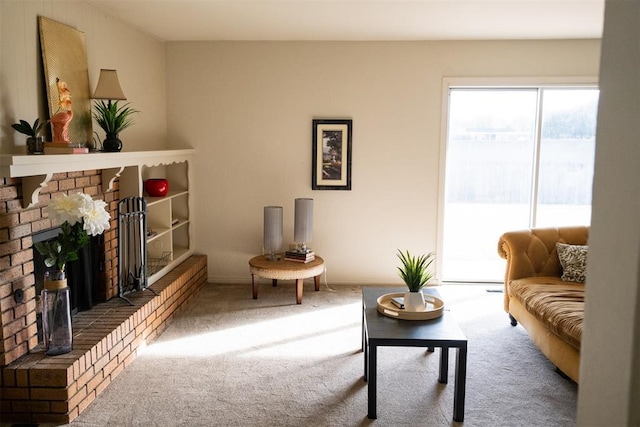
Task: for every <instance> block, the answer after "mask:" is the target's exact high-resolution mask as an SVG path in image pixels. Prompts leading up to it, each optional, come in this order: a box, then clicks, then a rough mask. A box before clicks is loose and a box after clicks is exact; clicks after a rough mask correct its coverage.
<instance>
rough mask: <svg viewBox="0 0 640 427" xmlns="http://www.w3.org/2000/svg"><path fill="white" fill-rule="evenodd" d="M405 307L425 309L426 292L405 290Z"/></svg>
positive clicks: (415, 309)
mask: <svg viewBox="0 0 640 427" xmlns="http://www.w3.org/2000/svg"><path fill="white" fill-rule="evenodd" d="M404 309H405V310H406V311H424V294H423V293H422V291H419V292H405V293H404Z"/></svg>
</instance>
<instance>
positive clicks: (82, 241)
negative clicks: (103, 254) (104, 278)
mask: <svg viewBox="0 0 640 427" xmlns="http://www.w3.org/2000/svg"><path fill="white" fill-rule="evenodd" d="M106 206H107V204H106V203H105V202H104V201H103V200H93V199H92V198H91V196H89V195H88V194H85V193H75V194H71V195H69V196H67V195H63V196H62V197H59V198H56V199H53V200H51V203H50V204H49V206H47V208H46V212H47V213H48V215H49V219H51V221H52V222H53V223H59V224H60V228H61V231H60V234H58V236H57V237H56V238H55V239H52V240H49V241H46V242H39V243H36V244H35V247H36V250H37V251H38V252H40V254H42V255H43V256H44V257H45V260H44V264H45V266H47V267H54V266H56V267H57V268H58V270H60V271H64V270H65V266H66V264H67V262H68V261H75V260H77V259H78V252H77V251H78V249H80V248H82V247H84V246H85V245H86V244H87V243H89V236H97V235H100V234H102V233H104V230H107V229H109V228H110V224H109V219H110V215H109V212H107V210H106Z"/></svg>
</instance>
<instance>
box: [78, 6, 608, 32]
mask: <svg viewBox="0 0 640 427" xmlns="http://www.w3.org/2000/svg"><path fill="white" fill-rule="evenodd" d="M90 1H91V2H93V3H94V4H96V5H98V6H99V7H100V8H102V9H104V10H106V11H108V12H109V13H111V14H112V15H115V16H117V17H119V18H121V19H122V20H124V21H126V22H128V23H130V24H132V25H133V26H135V27H138V28H140V29H142V30H143V31H145V32H147V33H149V34H151V35H153V36H154V37H156V38H158V39H160V40H164V41H177V40H491V39H575V38H600V37H601V35H602V24H603V18H604V0H134V1H131V0H90Z"/></svg>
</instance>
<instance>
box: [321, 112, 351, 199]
mask: <svg viewBox="0 0 640 427" xmlns="http://www.w3.org/2000/svg"><path fill="white" fill-rule="evenodd" d="M351 127H352V120H350V119H314V120H313V132H312V133H313V137H312V143H313V150H312V151H313V167H312V171H311V188H312V189H313V190H351Z"/></svg>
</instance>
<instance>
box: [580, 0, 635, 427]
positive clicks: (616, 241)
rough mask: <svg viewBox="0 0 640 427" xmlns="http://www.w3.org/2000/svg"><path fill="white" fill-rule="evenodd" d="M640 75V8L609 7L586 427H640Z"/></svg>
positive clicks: (583, 408) (584, 388) (583, 397)
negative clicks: (604, 426) (639, 426)
mask: <svg viewBox="0 0 640 427" xmlns="http://www.w3.org/2000/svg"><path fill="white" fill-rule="evenodd" d="M639 71H640V2H622V1H617V0H615V1H611V0H609V1H607V3H606V11H605V23H604V34H603V40H602V64H601V67H600V76H601V80H600V89H601V93H600V109H599V112H598V133H597V136H596V141H597V142H596V164H595V178H594V186H593V216H592V227H591V234H590V236H589V265H588V267H587V270H588V271H587V294H586V295H587V298H586V311H585V323H584V336H583V339H582V354H583V356H582V366H581V370H580V389H579V391H580V392H579V398H578V425H580V426H603V425H607V426H638V425H640V312H639V311H638V307H640V172H638V171H639V170H640V169H639V168H638V165H639V164H640V145H639V144H638V142H639V139H638V135H640V73H639ZM612 189H615V191H613V190H612Z"/></svg>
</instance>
